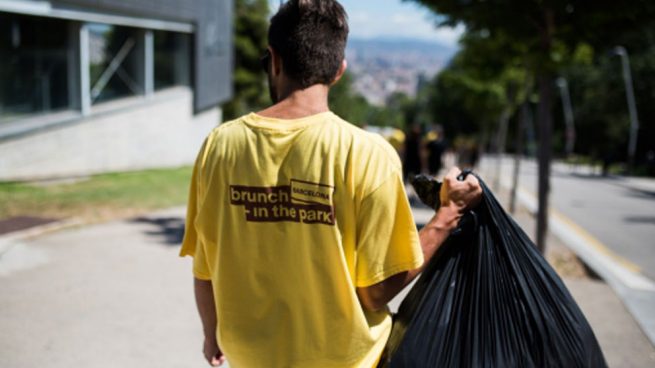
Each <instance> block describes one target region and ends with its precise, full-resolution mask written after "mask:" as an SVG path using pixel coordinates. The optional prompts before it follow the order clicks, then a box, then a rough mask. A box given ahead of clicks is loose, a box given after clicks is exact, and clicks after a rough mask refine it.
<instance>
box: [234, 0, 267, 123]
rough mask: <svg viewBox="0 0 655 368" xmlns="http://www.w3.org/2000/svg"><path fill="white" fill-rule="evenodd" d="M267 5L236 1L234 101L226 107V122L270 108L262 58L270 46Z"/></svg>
mask: <svg viewBox="0 0 655 368" xmlns="http://www.w3.org/2000/svg"><path fill="white" fill-rule="evenodd" d="M268 13H269V8H268V1H267V0H236V2H235V12H234V25H235V26H234V32H235V34H234V47H235V60H234V65H235V68H234V98H233V99H232V100H231V101H230V102H228V103H227V104H225V105H224V106H223V111H224V114H225V118H226V119H227V120H229V119H233V118H236V117H239V116H241V115H244V114H246V113H248V112H251V111H253V110H259V109H262V108H263V107H265V106H267V105H268V104H270V97H269V95H268V87H267V82H266V74H265V73H264V71H263V70H262V67H261V62H260V58H261V56H262V55H263V53H264V51H265V50H266V47H267V45H268V41H267V35H268Z"/></svg>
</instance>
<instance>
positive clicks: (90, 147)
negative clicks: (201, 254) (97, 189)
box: [0, 88, 222, 181]
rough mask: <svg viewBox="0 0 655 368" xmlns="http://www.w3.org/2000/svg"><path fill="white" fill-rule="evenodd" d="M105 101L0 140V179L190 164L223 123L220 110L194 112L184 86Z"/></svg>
mask: <svg viewBox="0 0 655 368" xmlns="http://www.w3.org/2000/svg"><path fill="white" fill-rule="evenodd" d="M119 103H120V105H113V106H112V105H110V103H107V104H103V106H102V110H95V111H93V112H92V116H91V117H89V118H84V119H81V120H78V121H75V122H72V123H68V124H65V125H60V126H57V127H55V128H52V129H49V130H46V131H43V132H35V133H32V134H29V135H27V136H23V137H19V138H15V139H11V140H8V141H2V142H0V181H9V180H33V179H49V178H60V177H72V176H84V175H89V174H93V173H101V172H116V171H127V170H139V169H146V168H160V167H175V166H181V165H188V164H192V163H193V162H194V160H195V157H196V154H197V152H198V150H199V149H200V145H201V144H202V142H203V140H204V138H205V137H206V136H207V134H208V133H209V132H210V131H211V130H212V129H213V128H214V127H216V126H217V125H218V124H219V122H220V121H221V118H222V117H221V111H220V109H218V108H214V109H210V110H207V111H205V112H203V113H200V114H197V115H195V116H194V115H193V94H192V92H191V91H190V90H189V89H187V88H175V89H172V90H168V91H164V92H161V93H158V94H157V95H156V96H155V98H154V99H153V100H151V101H148V102H146V103H144V102H143V100H140V101H120V102H119Z"/></svg>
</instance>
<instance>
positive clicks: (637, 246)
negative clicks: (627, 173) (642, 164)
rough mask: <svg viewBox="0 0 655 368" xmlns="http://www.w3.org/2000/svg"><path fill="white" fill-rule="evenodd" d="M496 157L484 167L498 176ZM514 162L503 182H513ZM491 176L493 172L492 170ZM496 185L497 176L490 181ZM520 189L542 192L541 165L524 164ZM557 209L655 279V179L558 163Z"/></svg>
mask: <svg viewBox="0 0 655 368" xmlns="http://www.w3.org/2000/svg"><path fill="white" fill-rule="evenodd" d="M494 161H495V159H494V158H487V159H486V160H485V161H484V162H483V167H485V168H486V169H487V170H488V169H492V170H490V171H491V172H495V170H493V167H494V165H495V162H494ZM512 170H513V160H511V159H504V160H503V161H502V165H501V172H502V176H503V180H505V181H507V180H510V179H511V173H512ZM487 172H489V171H487ZM487 181H488V182H492V178H488V179H487ZM519 186H520V187H522V188H523V189H525V190H527V191H528V192H530V193H532V194H534V195H535V196H536V194H537V165H536V163H535V162H534V161H529V160H523V161H522V164H521V171H520V176H519ZM550 201H551V208H554V209H555V210H556V211H558V212H559V213H561V214H563V215H564V216H566V217H568V218H569V219H571V220H572V221H573V222H575V223H576V224H577V225H579V226H580V227H582V228H583V229H584V230H586V231H587V232H588V233H590V234H591V235H592V236H593V237H595V238H596V239H597V240H599V241H600V242H601V243H602V244H603V245H605V246H606V247H607V248H609V249H610V250H611V251H612V252H613V253H615V254H616V255H618V256H620V257H622V258H624V259H626V260H628V261H629V262H631V263H633V264H635V265H637V266H638V267H639V268H640V271H641V273H642V274H643V275H645V276H646V277H648V278H650V279H651V280H655V180H654V179H635V178H625V177H602V176H600V175H598V174H595V173H593V172H592V170H590V169H589V168H587V167H577V168H573V167H570V166H568V165H565V164H554V165H553V170H552V179H551V196H550Z"/></svg>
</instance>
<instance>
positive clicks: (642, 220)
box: [623, 216, 655, 225]
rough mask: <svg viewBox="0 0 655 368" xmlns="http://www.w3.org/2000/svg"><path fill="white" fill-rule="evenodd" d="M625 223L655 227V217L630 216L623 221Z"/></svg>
mask: <svg viewBox="0 0 655 368" xmlns="http://www.w3.org/2000/svg"><path fill="white" fill-rule="evenodd" d="M623 221H625V222H634V223H638V224H653V225H655V216H628V217H625V218H624V219H623Z"/></svg>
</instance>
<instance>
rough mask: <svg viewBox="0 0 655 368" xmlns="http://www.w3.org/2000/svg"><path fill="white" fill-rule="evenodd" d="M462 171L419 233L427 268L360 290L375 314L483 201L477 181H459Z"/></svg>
mask: <svg viewBox="0 0 655 368" xmlns="http://www.w3.org/2000/svg"><path fill="white" fill-rule="evenodd" d="M460 173H461V171H460V170H459V169H457V168H453V169H452V170H451V171H450V172H449V173H448V175H446V177H445V178H444V183H443V186H442V189H441V193H440V197H441V204H442V205H441V207H440V208H439V210H438V211H437V213H436V214H435V215H434V217H433V218H432V219H431V220H430V222H429V223H428V224H427V225H425V226H424V227H423V228H422V229H421V231H419V240H420V242H421V250H422V252H423V260H424V261H423V265H422V266H421V267H419V268H417V269H414V270H411V271H406V272H401V273H398V274H396V275H393V276H391V277H389V278H387V279H386V280H384V281H382V282H379V283H377V284H374V285H371V286H368V287H363V288H357V295H358V296H359V300H360V303H361V304H362V306H364V308H366V309H368V310H372V311H379V310H381V309H383V308H384V307H385V306H386V305H387V303H389V301H391V299H393V298H394V297H395V296H396V295H397V294H398V293H399V292H400V291H401V290H402V289H404V288H405V287H406V286H407V285H409V284H410V283H411V282H412V281H413V280H414V279H415V278H416V277H417V276H418V275H420V274H421V272H423V270H424V269H425V267H426V266H427V264H428V263H429V262H430V260H431V259H432V257H433V256H434V255H435V254H436V253H437V250H438V249H439V247H441V245H442V244H443V243H444V242H445V241H446V239H447V238H448V236H449V235H450V233H451V231H453V230H454V229H455V228H457V225H458V223H459V219H460V218H461V217H462V215H463V214H464V212H465V211H466V210H468V209H470V208H473V207H475V206H477V204H478V203H479V202H480V200H481V199H482V188H481V187H480V183H479V182H478V180H477V178H476V177H475V176H473V175H469V176H468V177H467V179H466V180H464V181H458V180H457V176H458V175H459V174H460Z"/></svg>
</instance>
